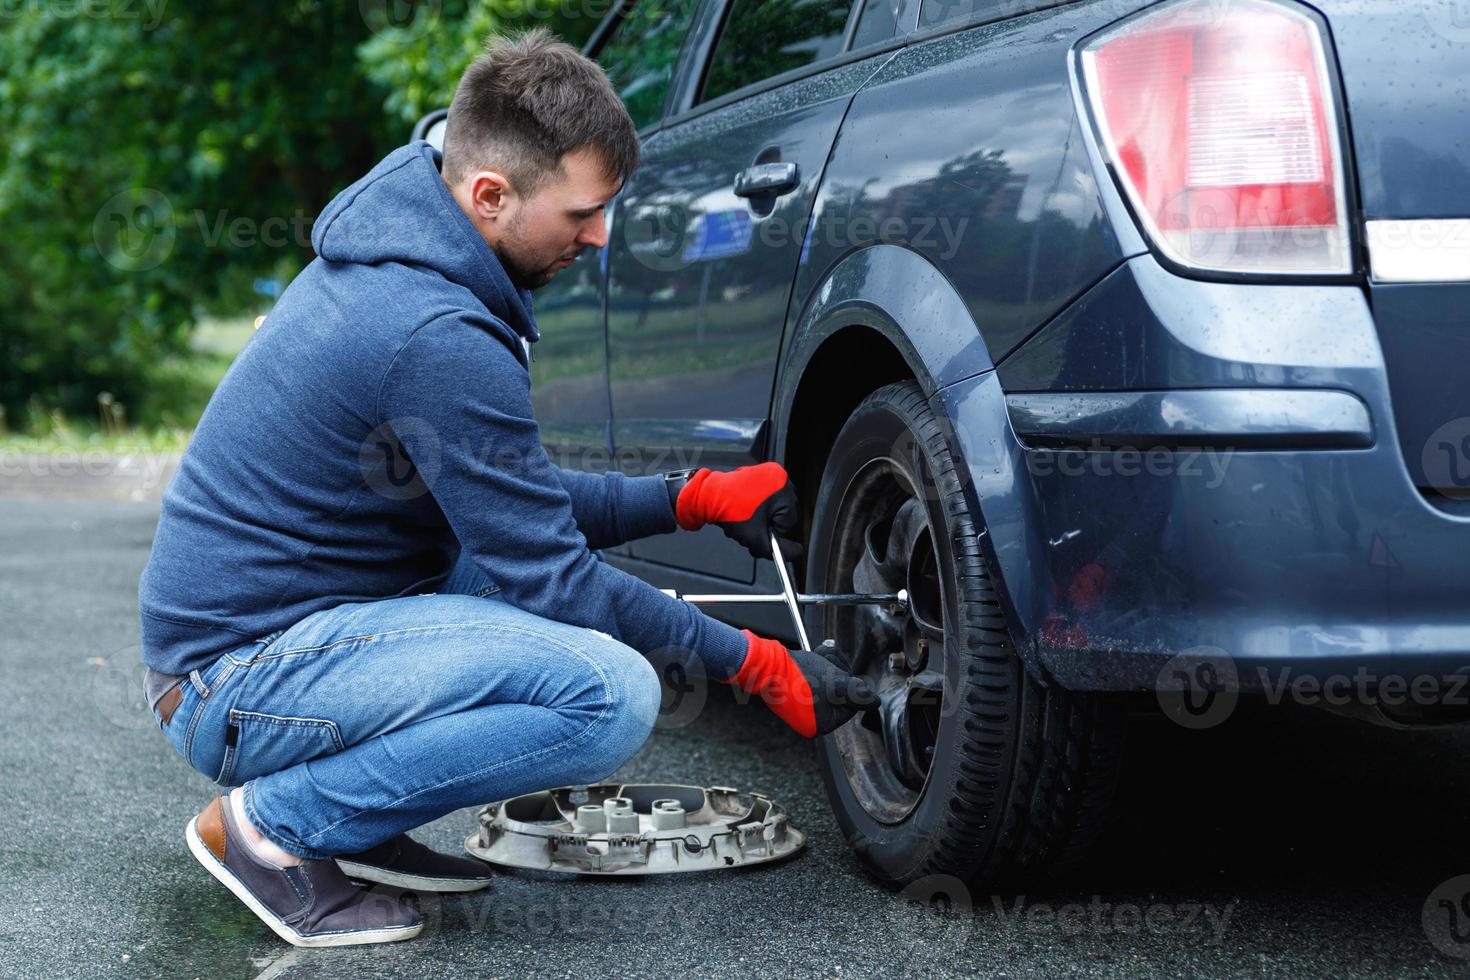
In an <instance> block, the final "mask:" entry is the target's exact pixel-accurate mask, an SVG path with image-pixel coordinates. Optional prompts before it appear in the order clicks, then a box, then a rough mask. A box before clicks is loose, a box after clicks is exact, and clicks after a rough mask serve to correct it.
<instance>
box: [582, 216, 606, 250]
mask: <svg viewBox="0 0 1470 980" xmlns="http://www.w3.org/2000/svg"><path fill="white" fill-rule="evenodd" d="M577 241H579V242H581V243H582V244H583V245H591V246H592V247H593V248H602V246H604V245H606V244H607V224H606V223H605V222H604V221H603V220H602V215H598V216H597V217H595V218H593V219H592V220H590V221H588V222H587V224H586V225H584V226H583V227H582V233H581V234H580V235H578V236H577Z"/></svg>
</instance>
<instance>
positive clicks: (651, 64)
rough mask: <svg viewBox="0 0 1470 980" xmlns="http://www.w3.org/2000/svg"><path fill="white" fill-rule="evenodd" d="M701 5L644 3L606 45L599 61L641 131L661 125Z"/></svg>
mask: <svg viewBox="0 0 1470 980" xmlns="http://www.w3.org/2000/svg"><path fill="white" fill-rule="evenodd" d="M698 6H699V0H642V2H641V3H638V4H636V5H635V6H634V7H633V9H632V10H631V11H629V12H628V14H627V16H625V17H624V18H623V20H622V23H620V24H618V26H617V28H615V29H614V31H613V35H612V37H611V38H609V39H608V42H607V44H605V45H603V48H602V51H601V52H599V53H598V55H597V61H598V63H599V64H601V65H602V70H603V71H604V72H605V73H606V74H607V78H608V81H610V82H612V86H613V88H614V89H615V90H616V91H617V93H618V95H619V96H621V97H622V99H623V104H624V105H626V106H627V107H628V115H630V116H632V117H633V125H634V126H636V127H637V128H639V129H642V128H643V127H644V126H647V125H649V124H651V123H655V122H657V121H658V118H659V116H660V115H662V113H663V108H664V98H665V97H666V96H667V95H668V93H669V82H670V80H671V79H672V78H673V77H674V63H675V62H676V61H678V60H679V47H680V46H681V45H682V44H683V43H684V38H685V37H686V36H687V35H688V33H689V24H690V22H692V21H693V19H694V10H695V8H696V7H698Z"/></svg>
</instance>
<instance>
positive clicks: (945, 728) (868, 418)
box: [806, 381, 1123, 887]
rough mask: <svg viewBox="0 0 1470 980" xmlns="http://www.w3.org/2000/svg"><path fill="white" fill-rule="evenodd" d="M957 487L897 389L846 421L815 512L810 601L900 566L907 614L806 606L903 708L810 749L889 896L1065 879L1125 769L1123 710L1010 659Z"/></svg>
mask: <svg viewBox="0 0 1470 980" xmlns="http://www.w3.org/2000/svg"><path fill="white" fill-rule="evenodd" d="M960 479H961V478H960V475H959V473H958V472H957V470H956V467H955V464H954V460H953V458H952V457H951V455H950V450H949V446H948V443H947V441H946V439H945V427H944V425H943V424H942V423H941V421H940V420H939V419H938V418H937V417H936V415H935V414H934V412H933V411H932V410H931V409H930V407H929V404H928V402H927V400H926V399H925V397H924V395H923V392H922V391H921V389H920V388H919V386H918V385H917V384H916V383H914V382H912V381H904V382H898V383H894V384H890V385H887V386H885V387H883V388H880V389H879V390H877V391H875V392H873V393H872V394H871V395H870V396H868V397H867V398H866V399H865V400H864V401H863V402H862V403H861V404H860V405H859V406H858V407H857V409H856V410H855V411H854V412H853V414H852V415H851V417H850V418H849V419H848V420H847V423H846V424H845V425H844V426H843V427H842V430H841V432H840V433H839V434H838V436H837V439H836V441H835V443H834V444H833V447H832V452H831V454H830V456H829V457H828V460H827V465H826V470H825V472H824V474H823V477H822V484H821V489H820V492H819V493H818V495H817V500H816V507H815V513H814V515H813V526H812V535H811V539H810V546H809V550H808V555H807V567H806V571H807V578H806V582H807V587H808V589H809V590H813V591H821V592H845V591H868V592H871V591H894V590H893V588H892V586H894V585H895V584H896V582H897V577H898V575H899V572H898V571H897V569H898V567H899V565H900V563H902V564H903V566H904V568H903V572H902V574H903V575H904V576H907V578H906V579H905V581H906V582H909V583H910V584H912V586H913V587H912V588H911V593H912V603H911V605H910V607H909V610H908V612H907V613H906V614H905V613H903V612H902V611H901V610H900V611H898V612H895V611H894V610H893V609H891V608H889V609H886V610H885V609H884V608H882V607H873V606H867V607H853V606H845V607H814V608H812V609H809V610H808V616H809V617H810V619H811V621H809V624H808V625H809V626H811V627H815V629H814V630H813V632H814V633H815V635H817V636H821V637H831V638H833V639H836V641H837V643H838V649H839V650H840V651H841V653H842V655H843V656H844V657H845V658H847V661H848V663H849V664H850V665H851V666H852V667H853V669H854V671H855V672H859V673H863V674H864V675H866V676H868V677H869V678H870V679H872V680H873V681H874V683H875V684H878V685H886V687H885V689H886V690H888V691H889V692H891V694H892V697H893V701H892V703H893V704H896V705H898V706H899V708H898V709H897V710H894V711H892V712H891V713H890V712H889V709H887V708H885V711H884V713H880V712H875V711H870V712H867V713H866V714H865V715H864V716H861V717H860V718H858V719H854V720H853V721H851V722H849V723H848V724H847V725H846V726H844V727H843V728H842V729H840V730H839V731H837V732H835V733H833V734H832V735H831V736H829V737H827V738H824V739H822V740H821V744H820V746H819V752H818V755H819V758H820V760H821V767H822V775H823V781H824V782H825V784H826V786H827V792H828V796H829V798H830V800H831V804H832V808H833V811H834V812H835V814H836V817H837V821H838V824H839V825H840V826H841V828H842V832H843V834H844V835H845V836H846V837H847V840H848V843H849V844H850V845H851V846H852V848H853V850H854V851H855V852H856V854H857V855H858V857H859V858H860V859H861V861H862V862H863V864H864V865H865V866H866V867H867V868H868V869H869V870H870V871H871V873H872V874H873V875H874V876H875V877H876V878H878V879H879V880H880V881H882V882H883V883H885V884H887V885H890V886H893V887H901V886H904V885H907V884H910V883H912V882H915V881H918V880H919V879H922V878H925V877H927V876H931V875H953V876H955V877H958V878H960V879H961V880H963V881H966V882H969V883H971V884H973V885H981V884H984V885H997V884H1001V883H1012V882H1014V883H1020V882H1035V881H1037V880H1039V879H1044V878H1048V877H1051V876H1053V875H1054V874H1056V873H1058V872H1060V871H1062V870H1065V869H1066V868H1068V867H1070V866H1072V865H1073V864H1074V863H1075V862H1077V861H1078V860H1079V859H1080V858H1081V857H1082V856H1083V854H1084V853H1085V851H1086V849H1087V847H1088V845H1089V844H1090V843H1091V842H1092V840H1093V839H1094V838H1095V837H1096V835H1097V833H1098V832H1099V831H1100V830H1101V828H1102V825H1103V820H1104V818H1105V816H1106V813H1107V809H1108V805H1109V803H1110V802H1111V797H1112V792H1113V787H1114V785H1115V782H1116V776H1117V770H1118V763H1119V752H1120V747H1121V741H1122V729H1123V723H1122V714H1121V712H1120V711H1119V710H1118V707H1117V705H1115V704H1114V703H1112V702H1110V701H1107V700H1105V699H1103V698H1099V697H1095V696H1087V695H1082V694H1076V693H1072V692H1068V691H1064V690H1061V689H1060V688H1058V687H1057V686H1056V685H1055V684H1054V683H1053V684H1051V685H1047V686H1043V685H1042V684H1039V683H1038V682H1037V681H1036V680H1035V679H1034V678H1033V677H1031V676H1030V675H1029V674H1028V672H1027V671H1026V669H1025V667H1024V666H1023V664H1022V662H1021V659H1020V657H1019V656H1018V655H1017V652H1016V650H1015V648H1014V645H1013V641H1012V635H1011V632H1010V630H1009V628H1008V625H1007V622H1006V616H1005V613H1004V611H1003V609H1002V606H1001V603H1000V601H999V598H998V595H997V592H996V588H995V583H994V581H993V580H992V579H991V576H990V573H989V571H988V569H987V567H986V562H985V559H984V557H983V555H982V552H981V544H980V543H981V540H982V537H983V535H984V528H983V527H982V525H981V521H980V518H979V515H978V514H972V513H971V512H970V508H969V507H968V505H967V504H966V502H965V498H964V494H963V493H962V490H961V482H960ZM905 493H907V495H908V496H907V498H905V496H904V495H905ZM910 501H912V502H910ZM888 511H891V515H890V514H888V513H886V512H888ZM920 519H922V522H923V523H924V525H925V526H924V527H923V528H919V527H918V525H919V521H920ZM865 530H866V533H864V531H865ZM935 531H939V532H941V533H934V532H935ZM925 534H927V535H928V539H929V540H928V542H927V543H926V542H925V541H924V535H925ZM904 547H907V548H908V550H907V552H904V554H899V552H901V551H903V548H904ZM889 551H893V552H894V553H893V554H889V553H888V552H889ZM931 553H932V560H931V557H930V555H931ZM905 556H907V557H905ZM880 559H881V560H880ZM900 559H902V562H901V561H900ZM855 576H856V577H857V579H858V582H859V584H855V581H854V580H855ZM875 576H877V578H876V579H875ZM860 586H862V587H860ZM941 616H942V624H937V625H939V626H941V627H942V634H943V635H942V651H943V653H942V660H943V664H942V676H943V686H942V692H941V693H942V698H941V700H940V703H939V705H938V709H937V711H936V710H935V708H934V704H933V696H932V694H929V693H926V692H932V691H933V690H934V689H935V688H936V687H937V686H938V682H937V676H936V675H938V674H939V673H941V671H940V669H939V665H938V664H937V663H936V662H934V656H933V653H934V651H935V650H936V648H937V645H938V644H939V642H940V639H941V638H940V637H939V636H937V635H934V630H935V627H936V622H935V620H936V619H938V618H940V617H941ZM915 622H917V623H918V624H919V625H915ZM895 630H897V633H895ZM925 630H927V631H928V633H927V634H926V633H925ZM926 636H927V637H928V638H929V639H932V640H933V641H934V642H932V643H926V642H925V637H926ZM895 643H897V644H898V649H899V651H901V652H899V653H898V654H897V656H899V657H900V658H902V659H900V660H899V661H893V660H892V658H891V657H882V662H880V663H878V664H876V665H875V663H874V655H875V652H876V653H877V654H878V655H879V656H881V655H882V651H883V650H884V649H885V648H888V649H892V648H893V647H894V644H895ZM875 666H876V669H875ZM890 715H891V717H890ZM890 725H891V726H892V727H891V729H888V728H887V726H890ZM890 736H892V737H891V738H890ZM926 740H931V741H932V756H931V755H930V751H931V750H930V744H929V742H926ZM931 759H932V761H930V760H931ZM926 763H927V770H926V771H925V772H923V774H922V778H921V777H920V773H919V769H920V768H921V767H923V766H924V765H925V764H926ZM885 767H886V771H887V772H888V773H889V775H888V776H885V775H884V771H885Z"/></svg>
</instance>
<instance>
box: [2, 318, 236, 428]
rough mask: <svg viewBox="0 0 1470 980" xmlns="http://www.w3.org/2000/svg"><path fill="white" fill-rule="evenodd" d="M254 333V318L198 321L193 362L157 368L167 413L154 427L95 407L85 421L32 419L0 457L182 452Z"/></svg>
mask: <svg viewBox="0 0 1470 980" xmlns="http://www.w3.org/2000/svg"><path fill="white" fill-rule="evenodd" d="M254 331H255V322H254V318H253V317H249V316H243V317H229V318H224V319H204V320H201V321H200V323H199V326H198V327H197V328H196V329H195V331H194V336H193V337H192V338H191V339H190V342H189V345H190V347H191V348H192V349H193V351H194V356H193V357H190V358H188V359H179V360H176V361H172V362H170V363H166V364H164V365H162V366H161V367H160V370H159V372H158V380H157V387H158V389H159V394H160V399H159V400H160V401H161V402H162V403H164V404H167V405H170V406H172V410H170V411H165V412H162V413H161V415H162V421H161V422H160V423H159V424H157V425H150V426H136V425H123V424H119V423H118V422H117V421H116V419H114V418H104V417H103V414H102V412H101V407H100V406H99V413H98V417H96V418H91V419H85V420H84V419H70V418H67V417H65V416H63V415H62V414H61V413H59V412H54V411H53V412H48V413H45V414H35V415H33V416H32V419H31V424H30V430H31V431H30V433H29V434H26V433H6V434H3V435H0V453H25V454H47V455H55V454H60V453H76V452H103V453H119V454H122V453H138V452H148V453H159V452H163V453H168V452H183V450H184V447H185V446H187V445H188V444H189V437H190V436H192V435H193V433H194V426H195V425H196V424H198V422H199V416H200V415H201V414H202V413H203V412H204V406H205V405H206V404H207V403H208V402H209V396H210V394H211V393H212V392H213V391H214V389H215V388H216V387H217V386H218V385H219V382H220V379H221V378H223V377H224V376H225V371H227V370H228V369H229V366H230V362H232V361H233V360H234V359H235V355H236V354H238V353H239V352H240V348H242V347H244V346H245V342H246V341H248V340H249V339H250V336H251V334H252V333H254Z"/></svg>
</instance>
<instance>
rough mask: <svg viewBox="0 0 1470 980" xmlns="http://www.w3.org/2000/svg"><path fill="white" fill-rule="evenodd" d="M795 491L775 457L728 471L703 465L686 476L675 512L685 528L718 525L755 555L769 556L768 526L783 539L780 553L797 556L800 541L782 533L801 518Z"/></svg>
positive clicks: (794, 528)
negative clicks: (687, 477)
mask: <svg viewBox="0 0 1470 980" xmlns="http://www.w3.org/2000/svg"><path fill="white" fill-rule="evenodd" d="M800 513H801V512H800V508H798V506H797V503H796V491H795V490H793V489H792V487H791V478H790V477H789V476H787V475H786V470H785V468H783V467H782V466H781V464H780V463H759V464H757V465H755V466H742V467H740V468H739V469H735V470H731V471H729V472H727V473H719V472H716V471H714V470H711V469H708V468H702V469H698V470H695V471H694V473H692V474H691V475H690V476H689V479H688V481H687V482H685V484H684V486H683V488H682V489H680V490H679V494H678V499H677V500H676V502H675V505H674V516H675V517H676V518H677V519H678V521H679V526H680V527H682V528H683V529H684V530H686V531H697V530H699V529H700V528H702V527H704V526H705V525H706V524H716V525H719V527H720V529H721V530H722V531H724V532H725V535H726V536H727V537H729V538H732V539H733V540H735V541H738V542H740V543H741V544H742V545H744V546H745V548H746V550H747V551H749V552H750V553H751V554H752V555H754V556H755V557H757V558H770V557H771V542H770V537H771V532H772V531H775V532H776V534H777V536H778V537H780V538H781V539H782V541H781V553H782V554H783V555H784V556H785V557H786V559H787V560H788V561H792V562H795V561H799V560H800V558H801V555H802V552H803V550H804V549H803V548H802V547H801V544H800V542H797V541H794V540H793V541H791V542H790V543H789V544H788V543H787V540H786V539H787V538H788V537H789V536H790V535H792V534H794V533H796V531H797V524H798V521H799V520H800Z"/></svg>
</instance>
